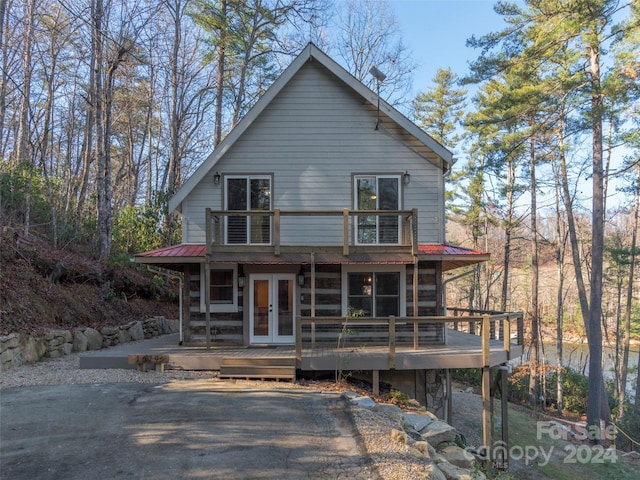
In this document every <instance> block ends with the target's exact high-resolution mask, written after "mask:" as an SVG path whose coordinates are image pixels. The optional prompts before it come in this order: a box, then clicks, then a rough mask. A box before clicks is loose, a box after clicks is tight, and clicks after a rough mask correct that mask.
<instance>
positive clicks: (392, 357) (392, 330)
mask: <svg viewBox="0 0 640 480" xmlns="http://www.w3.org/2000/svg"><path fill="white" fill-rule="evenodd" d="M395 369H396V317H395V316H394V315H391V316H390V317H389V370H395Z"/></svg>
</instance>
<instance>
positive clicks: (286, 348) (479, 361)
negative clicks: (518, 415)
mask: <svg viewBox="0 0 640 480" xmlns="http://www.w3.org/2000/svg"><path fill="white" fill-rule="evenodd" d="M504 346H505V345H504V342H502V341H499V340H491V341H490V348H489V352H490V353H489V357H488V358H489V366H491V367H494V366H498V365H501V364H503V363H505V362H508V361H509V360H511V359H514V358H518V357H519V356H521V355H522V347H521V346H520V345H516V344H510V345H509V347H510V348H509V350H505V348H504ZM129 354H148V355H169V362H168V364H167V365H166V368H167V369H179V370H220V366H221V365H223V363H224V361H225V359H232V358H254V359H256V360H258V359H263V358H286V359H290V360H295V359H296V358H297V352H296V347H295V346H294V345H282V346H257V345H256V346H251V347H242V346H237V347H231V346H224V347H220V346H216V345H215V344H214V345H212V348H211V349H209V350H207V349H206V348H204V347H188V346H180V345H178V336H177V335H166V336H165V337H160V338H158V339H154V340H146V341H142V342H133V343H128V344H123V345H120V346H118V347H113V348H109V349H106V350H98V351H95V352H87V353H85V354H83V355H82V356H81V357H80V368H136V366H135V365H129V364H128V363H127V357H128V355H129ZM301 354H302V359H301V364H300V366H299V367H298V370H302V371H326V370H335V369H341V370H389V369H390V368H389V360H390V357H389V349H388V347H386V346H360V347H351V346H350V347H347V348H341V349H338V348H333V347H327V346H316V347H315V348H310V347H309V348H303V349H302V352H301ZM258 363H259V362H258ZM483 363H484V360H483V352H482V339H481V337H479V336H476V335H471V334H469V333H465V332H461V331H455V330H452V329H448V330H447V344H446V345H430V346H427V347H422V348H419V349H417V350H416V349H414V348H412V347H397V348H396V349H395V370H421V369H440V368H444V369H446V368H481V367H483V366H484V365H483Z"/></svg>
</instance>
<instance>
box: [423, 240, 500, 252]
mask: <svg viewBox="0 0 640 480" xmlns="http://www.w3.org/2000/svg"><path fill="white" fill-rule="evenodd" d="M418 255H489V254H488V253H487V252H483V251H482V250H472V249H470V248H464V247H459V246H458V245H448V244H446V243H437V244H423V245H418Z"/></svg>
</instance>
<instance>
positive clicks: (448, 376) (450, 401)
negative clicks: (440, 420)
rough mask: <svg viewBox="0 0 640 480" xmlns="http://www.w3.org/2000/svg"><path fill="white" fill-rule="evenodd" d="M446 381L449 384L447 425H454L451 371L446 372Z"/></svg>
mask: <svg viewBox="0 0 640 480" xmlns="http://www.w3.org/2000/svg"><path fill="white" fill-rule="evenodd" d="M445 379H446V380H445V381H446V382H447V390H446V392H447V415H446V417H447V423H448V424H449V425H453V423H452V422H453V386H452V384H451V370H450V369H449V368H447V369H446V370H445Z"/></svg>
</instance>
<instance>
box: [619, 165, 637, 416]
mask: <svg viewBox="0 0 640 480" xmlns="http://www.w3.org/2000/svg"><path fill="white" fill-rule="evenodd" d="M639 187H640V165H639V166H638V178H637V179H636V188H635V191H636V195H635V203H634V206H633V230H632V232H631V262H630V265H629V280H628V283H627V304H626V311H625V316H624V343H623V346H622V359H621V361H620V386H619V391H618V419H621V418H622V417H623V416H624V406H625V405H624V403H625V401H626V395H627V374H628V366H629V348H630V346H631V308H632V305H633V282H634V272H635V265H636V243H637V235H638V216H639V213H638V210H640V191H639ZM639 365H640V364H639ZM638 376H640V373H639V374H638Z"/></svg>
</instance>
